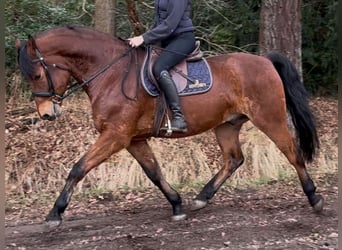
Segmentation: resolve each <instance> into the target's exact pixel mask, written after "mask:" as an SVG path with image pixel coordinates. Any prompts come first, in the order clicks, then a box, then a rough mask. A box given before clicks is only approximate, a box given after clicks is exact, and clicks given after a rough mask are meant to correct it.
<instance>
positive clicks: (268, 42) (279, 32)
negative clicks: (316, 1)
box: [259, 0, 302, 78]
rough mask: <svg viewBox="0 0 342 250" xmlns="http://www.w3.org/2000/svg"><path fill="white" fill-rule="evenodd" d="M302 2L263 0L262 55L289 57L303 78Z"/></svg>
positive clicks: (298, 0) (260, 36)
mask: <svg viewBox="0 0 342 250" xmlns="http://www.w3.org/2000/svg"><path fill="white" fill-rule="evenodd" d="M301 7H302V0H291V1H289V0H262V3H261V12H260V32H259V45H260V54H261V55H265V54H267V53H269V52H271V51H277V52H280V53H282V54H283V55H285V56H287V57H288V58H289V59H290V60H291V61H292V63H294V65H295V66H296V68H297V70H298V71H299V74H300V76H301V78H302V34H301Z"/></svg>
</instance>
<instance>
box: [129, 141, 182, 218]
mask: <svg viewBox="0 0 342 250" xmlns="http://www.w3.org/2000/svg"><path fill="white" fill-rule="evenodd" d="M127 150H128V152H130V153H131V155H132V156H133V157H134V158H135V159H136V160H137V161H138V163H139V164H140V166H141V167H142V168H143V170H144V171H145V173H146V175H147V176H148V178H150V180H151V181H152V182H153V183H154V184H155V185H156V186H157V187H158V188H159V189H160V190H161V191H162V193H163V194H164V195H165V197H166V199H167V200H168V201H169V202H170V204H171V205H172V209H173V216H172V219H173V220H174V221H179V220H184V219H185V218H186V215H185V214H184V213H183V208H182V199H181V197H180V195H179V194H178V192H177V191H176V190H174V189H173V188H172V187H171V186H170V184H169V183H168V182H167V181H166V180H165V178H164V176H163V174H162V172H161V169H160V167H159V164H158V162H157V160H156V158H155V156H154V154H153V152H152V149H151V148H150V146H149V145H148V144H147V141H146V140H141V141H132V142H131V144H130V145H129V146H128V148H127Z"/></svg>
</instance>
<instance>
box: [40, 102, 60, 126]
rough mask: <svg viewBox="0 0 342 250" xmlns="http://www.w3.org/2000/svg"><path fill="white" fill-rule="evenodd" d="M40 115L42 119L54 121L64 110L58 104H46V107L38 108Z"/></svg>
mask: <svg viewBox="0 0 342 250" xmlns="http://www.w3.org/2000/svg"><path fill="white" fill-rule="evenodd" d="M47 104H48V105H47ZM38 113H39V116H40V118H41V119H43V120H48V121H53V120H55V119H56V118H57V117H58V116H60V115H61V113H62V108H61V106H60V105H59V104H57V103H53V102H49V103H45V105H42V106H40V107H38Z"/></svg>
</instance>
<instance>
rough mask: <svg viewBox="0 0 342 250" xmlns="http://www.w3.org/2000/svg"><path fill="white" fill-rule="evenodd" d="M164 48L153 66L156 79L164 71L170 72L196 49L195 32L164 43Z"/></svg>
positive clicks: (183, 34) (186, 33)
mask: <svg viewBox="0 0 342 250" xmlns="http://www.w3.org/2000/svg"><path fill="white" fill-rule="evenodd" d="M162 47H163V48H164V49H163V50H162V52H161V54H160V56H159V57H158V59H157V60H156V62H155V64H154V66H153V74H154V76H155V77H156V79H158V78H159V76H160V73H161V72H162V71H163V70H167V71H169V70H170V69H171V68H172V67H173V66H175V65H177V64H178V63H180V62H181V61H182V60H183V59H185V58H186V57H187V56H188V55H189V54H190V53H191V52H192V51H193V50H194V49H195V35H194V33H193V32H184V33H182V34H180V35H178V36H176V37H173V38H171V39H168V40H166V41H164V42H162Z"/></svg>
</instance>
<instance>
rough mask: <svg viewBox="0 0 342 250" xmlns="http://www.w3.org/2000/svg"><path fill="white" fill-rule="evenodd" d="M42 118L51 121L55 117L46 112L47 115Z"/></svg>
mask: <svg viewBox="0 0 342 250" xmlns="http://www.w3.org/2000/svg"><path fill="white" fill-rule="evenodd" d="M42 119H43V120H49V121H51V120H53V119H54V118H53V117H52V116H51V115H48V114H45V115H43V116H42Z"/></svg>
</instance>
